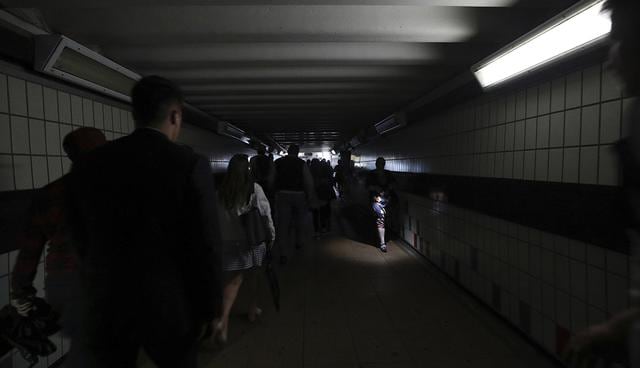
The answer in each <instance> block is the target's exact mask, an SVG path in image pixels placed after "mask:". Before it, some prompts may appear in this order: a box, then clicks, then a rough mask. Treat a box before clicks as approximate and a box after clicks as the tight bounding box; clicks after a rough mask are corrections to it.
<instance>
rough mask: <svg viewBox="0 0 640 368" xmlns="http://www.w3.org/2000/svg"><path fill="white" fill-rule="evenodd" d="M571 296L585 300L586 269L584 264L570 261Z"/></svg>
mask: <svg viewBox="0 0 640 368" xmlns="http://www.w3.org/2000/svg"><path fill="white" fill-rule="evenodd" d="M569 263H570V265H571V275H570V278H571V295H573V296H575V297H577V298H579V299H580V300H583V301H586V300H587V267H586V265H585V263H584V262H580V261H576V260H573V259H572V260H570V261H569Z"/></svg>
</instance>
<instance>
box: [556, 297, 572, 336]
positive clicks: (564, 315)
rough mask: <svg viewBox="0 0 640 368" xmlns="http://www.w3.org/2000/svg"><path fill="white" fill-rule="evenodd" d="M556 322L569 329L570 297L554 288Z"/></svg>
mask: <svg viewBox="0 0 640 368" xmlns="http://www.w3.org/2000/svg"><path fill="white" fill-rule="evenodd" d="M556 322H557V323H558V324H559V325H560V326H562V327H564V328H566V329H568V330H570V329H571V297H570V296H569V295H568V294H567V293H564V292H562V291H559V290H556Z"/></svg>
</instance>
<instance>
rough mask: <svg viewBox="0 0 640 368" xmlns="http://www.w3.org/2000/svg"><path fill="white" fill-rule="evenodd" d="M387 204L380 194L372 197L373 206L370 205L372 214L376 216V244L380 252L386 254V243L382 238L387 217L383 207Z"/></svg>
mask: <svg viewBox="0 0 640 368" xmlns="http://www.w3.org/2000/svg"><path fill="white" fill-rule="evenodd" d="M386 206H387V203H386V201H385V199H384V197H383V196H382V195H381V194H380V193H375V194H374V195H373V204H372V205H371V207H372V209H373V213H374V214H375V216H376V228H377V230H378V244H379V246H380V251H382V252H383V253H387V242H386V240H385V237H384V235H385V234H384V232H385V217H386V216H387V210H386V209H385V207H386Z"/></svg>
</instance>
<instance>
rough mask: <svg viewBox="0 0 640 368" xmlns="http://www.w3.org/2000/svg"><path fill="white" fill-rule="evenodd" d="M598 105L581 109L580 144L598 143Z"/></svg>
mask: <svg viewBox="0 0 640 368" xmlns="http://www.w3.org/2000/svg"><path fill="white" fill-rule="evenodd" d="M599 129H600V106H599V105H592V106H587V107H584V108H583V109H582V126H581V129H580V136H581V138H580V144H581V145H588V144H598V138H599V137H600V131H599Z"/></svg>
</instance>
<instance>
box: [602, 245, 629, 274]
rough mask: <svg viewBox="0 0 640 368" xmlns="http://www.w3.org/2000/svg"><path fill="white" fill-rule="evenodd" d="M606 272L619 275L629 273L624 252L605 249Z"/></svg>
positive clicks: (627, 258)
mask: <svg viewBox="0 0 640 368" xmlns="http://www.w3.org/2000/svg"><path fill="white" fill-rule="evenodd" d="M607 272H612V273H615V274H617V275H620V276H625V277H626V276H628V275H629V257H628V256H627V255H625V254H622V253H618V252H615V251H612V250H607Z"/></svg>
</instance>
